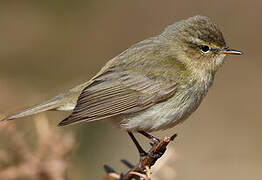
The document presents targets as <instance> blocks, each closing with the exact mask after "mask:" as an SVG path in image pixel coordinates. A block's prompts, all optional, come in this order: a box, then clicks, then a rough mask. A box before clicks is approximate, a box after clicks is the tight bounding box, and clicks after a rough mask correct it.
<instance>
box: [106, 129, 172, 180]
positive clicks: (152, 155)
mask: <svg viewBox="0 0 262 180" xmlns="http://www.w3.org/2000/svg"><path fill="white" fill-rule="evenodd" d="M175 137H176V134H174V135H173V136H171V137H164V138H163V139H161V140H160V141H158V142H155V143H154V144H153V145H152V147H151V149H150V150H149V151H148V152H147V153H145V154H144V153H142V154H144V155H143V156H140V161H139V163H138V164H137V165H136V166H133V165H132V164H130V163H129V162H128V161H126V160H122V162H123V163H124V164H125V165H126V166H128V167H130V168H131V170H129V171H128V172H127V173H126V174H124V175H123V174H122V175H119V176H118V177H119V178H115V179H119V180H132V179H141V178H143V179H145V180H147V179H150V178H149V174H150V168H151V167H152V166H153V165H154V164H155V162H156V161H157V160H158V159H159V158H161V156H162V155H163V154H164V153H165V151H166V148H167V145H168V144H169V143H170V142H171V141H173V140H174V139H175ZM139 153H140V155H141V152H139ZM109 169H110V171H109ZM105 170H106V172H107V174H108V176H110V174H111V175H112V174H114V175H116V174H117V173H116V172H115V171H114V170H113V169H112V168H111V167H109V166H105ZM111 177H112V176H111ZM114 177H116V176H114Z"/></svg>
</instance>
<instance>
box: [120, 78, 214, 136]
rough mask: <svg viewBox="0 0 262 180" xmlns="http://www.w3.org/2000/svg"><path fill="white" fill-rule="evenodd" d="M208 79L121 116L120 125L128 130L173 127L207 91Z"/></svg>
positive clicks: (189, 112) (186, 116)
mask: <svg viewBox="0 0 262 180" xmlns="http://www.w3.org/2000/svg"><path fill="white" fill-rule="evenodd" d="M211 83H212V79H210V80H199V81H198V82H196V83H195V84H194V85H193V86H192V87H190V88H187V89H186V90H185V89H184V90H181V91H180V92H178V93H177V94H175V95H174V96H173V97H171V98H169V99H168V100H166V101H164V102H161V103H158V104H155V105H154V106H152V107H150V108H148V109H146V110H143V111H140V112H137V113H133V114H129V115H124V116H122V117H121V119H122V121H121V124H120V126H121V127H122V128H124V129H127V130H130V131H138V130H143V131H148V132H150V131H157V130H162V129H167V128H171V127H174V126H175V125H177V124H179V123H180V122H182V121H184V120H185V119H187V118H188V116H189V115H190V114H191V113H193V112H194V111H195V110H196V109H197V107H198V106H199V105H200V103H201V101H202V99H203V98H204V96H205V95H206V93H207V90H208V87H209V86H210V85H211Z"/></svg>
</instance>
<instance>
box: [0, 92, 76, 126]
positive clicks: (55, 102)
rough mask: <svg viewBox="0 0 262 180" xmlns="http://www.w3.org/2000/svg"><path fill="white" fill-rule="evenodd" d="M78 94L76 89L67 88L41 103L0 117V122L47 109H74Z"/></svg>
mask: <svg viewBox="0 0 262 180" xmlns="http://www.w3.org/2000/svg"><path fill="white" fill-rule="evenodd" d="M78 96H79V93H78V92H77V91H71V90H69V91H67V92H65V93H62V94H60V95H58V96H56V97H54V98H52V99H50V100H48V101H45V102H43V103H41V104H38V105H35V106H33V107H30V108H27V109H24V110H22V111H20V112H17V113H14V114H11V115H8V116H6V117H4V118H3V119H0V122H1V121H7V120H12V119H17V118H21V117H25V116H30V115H33V114H37V113H40V112H43V111H49V110H60V111H70V110H73V109H74V107H75V105H76V101H77V98H78Z"/></svg>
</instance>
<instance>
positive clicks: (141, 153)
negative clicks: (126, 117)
mask: <svg viewBox="0 0 262 180" xmlns="http://www.w3.org/2000/svg"><path fill="white" fill-rule="evenodd" d="M128 135H129V136H130V137H131V139H132V141H133V142H134V144H135V145H136V148H137V150H138V152H139V154H140V157H143V156H146V155H147V153H146V152H145V151H144V149H143V148H142V147H141V146H140V144H139V143H138V141H137V140H136V138H135V136H134V135H133V133H131V132H129V131H128Z"/></svg>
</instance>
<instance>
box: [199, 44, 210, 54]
mask: <svg viewBox="0 0 262 180" xmlns="http://www.w3.org/2000/svg"><path fill="white" fill-rule="evenodd" d="M200 49H201V51H202V52H203V53H207V52H208V51H209V50H210V48H209V46H206V45H203V46H200Z"/></svg>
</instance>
